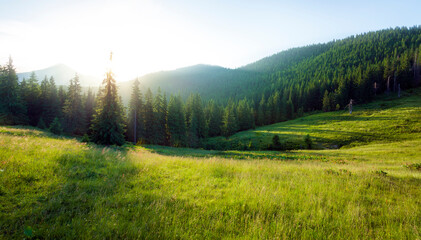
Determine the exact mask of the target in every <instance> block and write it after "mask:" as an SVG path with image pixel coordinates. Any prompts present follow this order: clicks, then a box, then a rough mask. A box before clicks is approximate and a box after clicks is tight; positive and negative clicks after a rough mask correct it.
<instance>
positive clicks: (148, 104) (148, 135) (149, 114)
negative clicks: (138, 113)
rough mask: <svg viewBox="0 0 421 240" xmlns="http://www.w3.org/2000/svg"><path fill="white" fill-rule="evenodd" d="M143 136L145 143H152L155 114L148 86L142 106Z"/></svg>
mask: <svg viewBox="0 0 421 240" xmlns="http://www.w3.org/2000/svg"><path fill="white" fill-rule="evenodd" d="M144 109H145V110H144V121H145V122H144V127H145V131H144V134H143V136H144V138H145V141H146V142H147V143H150V144H154V143H155V141H154V130H155V124H156V122H155V114H154V111H153V95H152V91H151V89H149V88H148V90H147V91H146V94H145V107H144Z"/></svg>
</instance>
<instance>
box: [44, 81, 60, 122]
mask: <svg viewBox="0 0 421 240" xmlns="http://www.w3.org/2000/svg"><path fill="white" fill-rule="evenodd" d="M43 105H44V106H43V108H44V109H43V118H44V121H45V123H46V125H47V126H49V125H50V124H51V123H52V122H53V120H54V118H56V117H59V116H60V112H61V109H60V103H59V98H58V95H57V87H56V83H55V81H54V78H53V77H50V80H49V82H48V97H47V102H45V103H44V104H43Z"/></svg>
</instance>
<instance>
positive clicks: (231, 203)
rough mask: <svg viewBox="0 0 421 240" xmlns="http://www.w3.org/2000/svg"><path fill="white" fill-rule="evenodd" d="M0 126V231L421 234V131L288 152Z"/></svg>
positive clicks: (41, 234) (59, 234) (11, 234)
mask: <svg viewBox="0 0 421 240" xmlns="http://www.w3.org/2000/svg"><path fill="white" fill-rule="evenodd" d="M7 129H10V128H7ZM2 131H3V132H4V131H5V128H0V169H1V171H0V182H1V183H2V184H1V191H0V238H2V239H16V238H30V237H33V238H40V239H42V238H44V239H221V238H243V239H253V238H254V239H262V238H263V239H266V238H270V239H273V238H280V239H367V238H370V239H418V238H420V237H421V236H420V231H419V229H420V227H421V189H420V187H419V186H421V172H420V171H417V170H412V169H409V168H407V167H404V164H416V163H420V162H421V159H420V154H419V150H420V149H419V148H420V147H419V146H421V140H407V141H402V142H396V143H383V144H380V143H379V144H370V145H366V146H358V147H354V148H349V149H340V150H326V151H317V150H301V151H291V152H282V153H280V152H270V151H266V152H252V151H249V152H244V151H206V150H192V149H174V148H166V147H156V146H149V147H148V148H142V147H134V148H131V149H119V148H115V149H110V148H101V147H97V146H94V145H92V146H89V145H86V144H82V143H79V142H77V141H76V140H74V139H54V138H48V137H44V136H39V135H37V134H35V133H34V134H26V133H25V134H13V135H11V134H8V133H2ZM7 131H9V130H7ZM13 131H16V132H20V131H22V133H23V132H26V131H27V130H21V129H14V130H13ZM28 131H29V132H32V131H33V130H28ZM237 158H240V159H241V160H237ZM379 171H383V172H385V173H386V174H379Z"/></svg>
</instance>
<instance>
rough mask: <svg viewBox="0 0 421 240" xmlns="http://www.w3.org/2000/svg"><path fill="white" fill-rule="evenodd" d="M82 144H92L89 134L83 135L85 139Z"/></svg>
mask: <svg viewBox="0 0 421 240" xmlns="http://www.w3.org/2000/svg"><path fill="white" fill-rule="evenodd" d="M82 142H84V143H88V142H90V139H89V136H88V134H86V133H85V135H83V137H82Z"/></svg>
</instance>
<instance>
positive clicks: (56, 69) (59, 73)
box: [18, 64, 101, 86]
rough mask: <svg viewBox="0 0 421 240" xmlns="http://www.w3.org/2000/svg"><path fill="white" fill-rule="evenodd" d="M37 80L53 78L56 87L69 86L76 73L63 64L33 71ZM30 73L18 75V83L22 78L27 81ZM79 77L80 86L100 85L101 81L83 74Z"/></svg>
mask: <svg viewBox="0 0 421 240" xmlns="http://www.w3.org/2000/svg"><path fill="white" fill-rule="evenodd" d="M34 72H35V75H36V76H37V79H38V80H39V81H41V80H42V79H44V77H45V76H47V77H50V76H53V77H54V80H55V82H56V85H69V81H70V79H72V78H74V77H75V74H76V73H77V71H76V70H74V69H72V68H71V67H69V66H67V65H64V64H57V65H54V66H51V67H48V68H45V69H40V70H36V71H34ZM31 74H32V72H24V73H18V78H19V81H22V79H23V78H26V79H28V78H29V77H30V76H31ZM78 75H79V80H80V84H81V85H82V86H98V85H99V84H100V83H101V80H100V79H98V78H96V77H93V76H88V75H84V74H80V73H78Z"/></svg>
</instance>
